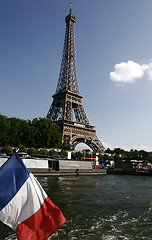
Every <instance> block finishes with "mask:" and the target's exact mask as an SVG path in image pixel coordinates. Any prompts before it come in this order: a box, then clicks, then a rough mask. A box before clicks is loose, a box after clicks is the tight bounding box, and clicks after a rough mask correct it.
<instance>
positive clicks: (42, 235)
mask: <svg viewBox="0 0 152 240" xmlns="http://www.w3.org/2000/svg"><path fill="white" fill-rule="evenodd" d="M65 221H66V219H65V217H64V216H63V214H62V212H61V211H60V209H59V208H58V207H57V206H56V205H55V204H54V203H53V202H52V201H51V200H50V199H49V198H48V197H47V198H46V199H45V200H44V202H43V204H42V205H41V208H40V209H39V210H38V211H37V212H36V213H35V214H33V215H32V216H31V217H29V218H28V219H26V220H25V221H23V222H22V223H19V224H18V226H17V228H16V235H17V239H18V240H47V239H48V238H49V237H50V236H51V235H52V234H53V233H54V232H55V231H56V230H57V229H58V228H59V227H60V226H61V225H62V224H63V223H64V222H65Z"/></svg>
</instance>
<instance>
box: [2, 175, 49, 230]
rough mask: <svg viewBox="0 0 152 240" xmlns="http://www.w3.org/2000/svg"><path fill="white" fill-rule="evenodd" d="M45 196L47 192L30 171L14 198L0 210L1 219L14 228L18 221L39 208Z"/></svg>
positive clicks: (21, 220) (29, 215) (26, 217)
mask: <svg viewBox="0 0 152 240" xmlns="http://www.w3.org/2000/svg"><path fill="white" fill-rule="evenodd" d="M46 197H47V194H46V193H45V191H44V190H43V188H42V187H41V185H40V184H39V182H38V181H37V180H36V178H35V177H34V176H33V174H32V173H30V174H29V178H28V179H27V181H26V182H25V183H24V184H23V186H22V187H21V188H20V190H19V191H18V192H17V194H16V195H15V196H14V198H13V199H12V200H11V201H10V202H9V203H8V204H7V205H6V206H5V207H4V208H3V209H2V210H1V211H0V216H1V217H0V218H1V221H2V222H4V223H5V224H7V225H8V226H10V227H11V228H13V229H14V230H15V229H16V227H17V225H18V224H19V223H21V222H23V221H24V220H26V219H28V218H29V217H31V216H32V215H33V214H34V213H36V212H37V211H38V210H39V208H40V207H41V205H42V203H43V202H44V199H45V198H46Z"/></svg>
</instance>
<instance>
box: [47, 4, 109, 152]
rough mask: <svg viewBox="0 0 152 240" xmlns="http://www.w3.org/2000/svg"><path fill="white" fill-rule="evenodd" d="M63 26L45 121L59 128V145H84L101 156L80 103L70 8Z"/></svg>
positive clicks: (99, 143) (97, 143)
mask: <svg viewBox="0 0 152 240" xmlns="http://www.w3.org/2000/svg"><path fill="white" fill-rule="evenodd" d="M65 23H66V31H65V39H64V47H63V55H62V62H61V68H60V75H59V80H58V84H57V88H56V92H55V94H54V95H53V96H52V97H53V102H52V105H51V107H50V109H49V112H48V114H47V118H50V119H51V120H52V121H53V122H55V123H57V124H58V125H59V126H60V130H61V133H62V143H66V144H69V145H73V147H75V146H76V145H77V144H79V143H82V142H83V143H85V144H87V145H88V146H89V147H90V148H91V149H92V150H93V151H96V152H103V151H104V150H105V149H104V146H103V144H102V143H101V142H100V140H99V139H98V138H97V136H96V130H95V129H94V126H91V125H90V123H89V120H88V118H87V115H86V113H85V110H84V107H83V104H82V101H81V100H82V98H83V97H82V95H81V94H80V92H79V88H78V80H77V71H76V54H75V38H74V23H75V17H74V16H73V15H72V13H71V7H70V14H69V15H68V16H67V17H66V18H65Z"/></svg>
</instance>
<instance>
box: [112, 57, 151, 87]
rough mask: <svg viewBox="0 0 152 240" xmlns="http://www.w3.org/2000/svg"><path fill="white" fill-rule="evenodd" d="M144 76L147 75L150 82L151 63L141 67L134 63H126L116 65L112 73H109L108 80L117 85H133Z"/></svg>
mask: <svg viewBox="0 0 152 240" xmlns="http://www.w3.org/2000/svg"><path fill="white" fill-rule="evenodd" d="M145 74H147V76H148V79H149V80H152V62H150V63H148V64H142V65H141V64H139V63H136V62H134V61H128V62H121V63H119V64H116V65H115V66H114V72H110V79H111V80H112V81H115V82H119V83H120V82H121V83H133V82H134V81H135V80H136V79H138V78H142V77H143V76H144V75H145Z"/></svg>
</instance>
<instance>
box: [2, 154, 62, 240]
mask: <svg viewBox="0 0 152 240" xmlns="http://www.w3.org/2000/svg"><path fill="white" fill-rule="evenodd" d="M0 221H2V222H3V223H5V224H7V225H8V226H9V227H11V228H12V229H14V230H15V231H16V235H17V239H19V240H46V239H48V238H49V237H50V236H51V235H52V234H53V233H54V232H55V231H56V230H57V229H58V228H59V227H60V226H61V225H62V224H63V223H64V222H65V221H66V219H65V217H64V216H63V214H62V212H61V210H60V209H59V208H58V207H57V206H56V205H55V204H53V202H52V201H51V200H50V199H49V198H48V196H47V194H46V193H45V191H44V190H43V188H42V187H41V185H40V183H39V182H38V181H37V179H36V178H35V177H34V176H33V174H32V173H30V171H29V170H28V169H27V168H26V166H25V165H24V163H23V161H22V160H21V158H20V157H19V155H18V154H17V153H16V152H15V153H14V154H13V155H12V156H11V157H10V158H9V159H8V160H7V161H6V162H5V163H4V164H3V165H2V167H1V168H0Z"/></svg>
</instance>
